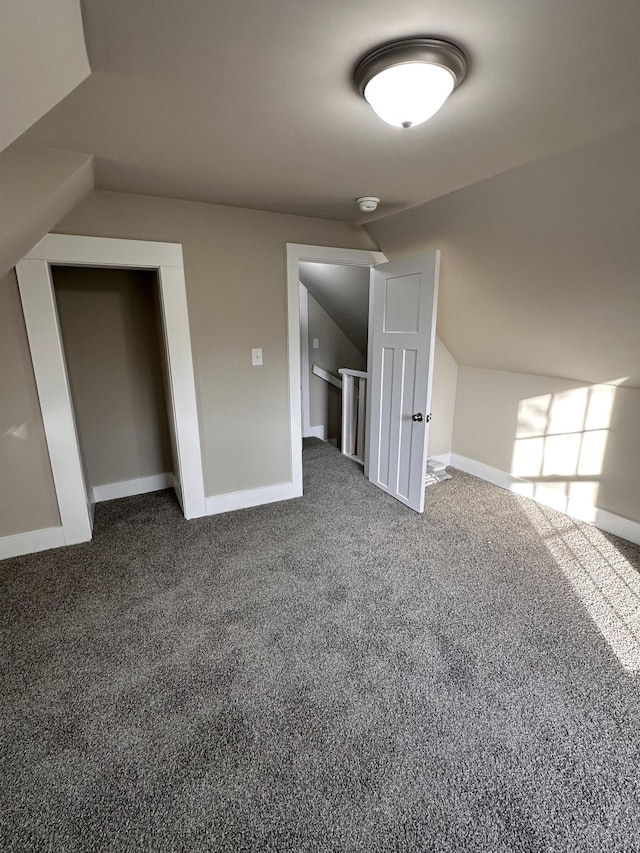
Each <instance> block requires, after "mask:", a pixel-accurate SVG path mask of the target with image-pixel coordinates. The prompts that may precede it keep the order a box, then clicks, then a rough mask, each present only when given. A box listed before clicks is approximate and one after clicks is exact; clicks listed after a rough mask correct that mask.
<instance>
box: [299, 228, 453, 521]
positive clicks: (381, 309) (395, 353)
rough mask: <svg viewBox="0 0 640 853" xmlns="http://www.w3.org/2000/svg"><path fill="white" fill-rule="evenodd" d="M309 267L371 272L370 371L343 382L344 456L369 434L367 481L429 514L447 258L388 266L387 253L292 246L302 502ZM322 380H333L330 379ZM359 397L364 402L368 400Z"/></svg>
mask: <svg viewBox="0 0 640 853" xmlns="http://www.w3.org/2000/svg"><path fill="white" fill-rule="evenodd" d="M307 262H311V263H316V264H332V265H346V266H360V267H368V268H369V273H370V283H369V322H368V334H367V371H366V372H364V371H363V372H361V375H360V376H358V377H354V376H349V377H347V375H346V374H348V373H354V372H355V373H359V372H356V371H342V373H343V374H344V376H343V378H344V379H345V380H346V379H347V378H348V379H349V380H350V381H349V383H347V382H343V383H342V388H343V390H345V389H347V388H349V387H351V389H352V390H351V392H350V393H351V397H349V396H348V395H347V397H346V398H345V399H344V400H343V406H342V411H343V414H345V413H346V414H345V417H343V419H342V442H343V448H344V445H345V438H346V437H348V436H349V435H351V436H353V435H354V434H356V433H357V432H358V431H359V430H360V431H362V433H363V434H362V435H359V436H358V438H359V439H360V443H361V446H362V447H364V452H363V454H362V460H361V461H362V463H363V465H364V474H365V476H366V477H367V478H368V479H369V480H370V482H371V483H373V485H375V486H377V487H378V488H380V489H382V490H383V491H385V492H387V493H388V494H389V495H391V496H392V497H394V498H396V499H397V500H398V501H400V502H401V503H404V504H405V505H406V506H408V507H410V508H411V509H413V510H415V511H416V512H423V511H424V491H425V480H426V473H427V452H428V438H429V422H430V420H431V413H430V406H431V389H432V380H433V357H434V348H435V328H436V310H437V294H438V275H439V267H440V253H439V252H438V251H437V250H432V251H431V252H427V253H425V254H423V255H418V256H415V257H411V258H399V259H397V260H394V261H387V260H386V258H385V256H384V255H382V253H380V252H371V251H366V250H364V251H361V250H354V249H334V248H327V247H318V246H301V245H297V244H288V245H287V288H288V302H287V307H288V317H289V323H288V327H289V336H288V343H289V380H290V387H289V399H290V406H291V409H290V412H291V470H292V480H293V486H294V489H295V493H296V494H298V495H301V494H302V434H303V422H304V418H305V415H304V412H305V410H306V406H307V405H308V402H307V401H305V406H303V400H302V396H303V391H302V389H301V386H302V382H301V364H300V361H301V356H300V351H301V346H300V335H301V332H300V326H301V324H300V294H301V293H304V288H302V287H301V276H302V275H304V273H305V270H306V269H307V266H306V263H307ZM307 339H308V330H307ZM311 346H312V348H313V336H312V344H311ZM305 370H306V365H305ZM311 370H312V371H313V367H312V366H311ZM322 378H325V379H327V381H331V380H332V377H331V374H330V373H329V372H326V375H325V376H323V377H322ZM355 378H358V380H359V382H360V383H361V386H360V387H361V388H362V386H363V385H364V384H365V383H366V409H365V408H364V406H363V405H362V402H360V403H358V404H357V406H356V407H355V408H354V405H353V403H354V400H355V399H356V397H355V391H354V390H353V388H354V385H353V382H352V381H351V380H355ZM359 396H360V401H362V393H360V395H359ZM350 412H351V413H354V412H355V413H356V414H352V415H350V414H349V413H350ZM358 424H359V427H358ZM363 424H364V429H362V426H363ZM354 425H355V429H354ZM307 426H308V427H309V428H310V427H311V426H312V424H308V425H307ZM357 443H358V442H357V440H355V439H352V440H351V441H349V444H348V445H347V447H348V450H347V455H353V453H352V447H353V446H357ZM343 452H344V450H343Z"/></svg>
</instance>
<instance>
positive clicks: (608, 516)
mask: <svg viewBox="0 0 640 853" xmlns="http://www.w3.org/2000/svg"><path fill="white" fill-rule="evenodd" d="M450 464H451V465H452V467H453V468H458V469H459V470H460V471H465V472H466V473H467V474H473V475H474V477H480V479H481V480H487V482H489V483H493V484H494V485H495V486H500V487H501V488H503V489H508V490H509V491H510V492H515V493H516V494H518V495H523V496H524V497H527V498H531V500H534V501H536V503H539V504H542V505H543V506H549V507H551V508H552V509H556V510H558V511H559V512H563V513H564V514H565V515H568V516H570V517H571V518H577V519H578V520H579V521H586V522H588V523H589V524H593V525H594V526H595V527H598V528H599V529H600V530H604V531H605V532H607V533H613V534H614V535H615V536H620V537H621V538H622V539H628V540H629V542H634V543H635V544H636V545H640V523H639V522H637V521H632V520H631V519H629V518H624V517H623V516H621V515H616V514H615V513H613V512H608V511H607V510H604V509H599V508H598V507H596V506H593V505H586V504H584V503H577V502H573V503H572V502H571V501H569V502H568V505H567V501H566V498H565V497H564V496H563V495H562V494H561V493H560V492H557V491H555V489H550V488H548V487H545V486H544V485H541V484H539V483H533V482H531V480H523V479H522V478H521V477H515V476H514V475H513V474H509V473H507V472H506V471H502V470H500V469H499V468H493V467H492V466H491V465H485V464H484V462H476V460H475V459H469V457H468V456H461V455H460V454H459V453H452V454H451V463H450Z"/></svg>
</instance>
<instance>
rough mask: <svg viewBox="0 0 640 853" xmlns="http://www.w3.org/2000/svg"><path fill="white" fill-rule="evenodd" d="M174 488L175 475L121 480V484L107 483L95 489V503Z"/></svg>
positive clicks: (155, 475)
mask: <svg viewBox="0 0 640 853" xmlns="http://www.w3.org/2000/svg"><path fill="white" fill-rule="evenodd" d="M172 487H173V474H152V475H151V476H149V477H136V478H134V479H133V480H121V481H120V482H119V483H105V484H104V485H102V486H94V487H93V501H94V503H100V502H101V501H112V500H114V499H115V498H129V497H131V496H132V495H145V494H147V492H158V491H160V489H170V488H172Z"/></svg>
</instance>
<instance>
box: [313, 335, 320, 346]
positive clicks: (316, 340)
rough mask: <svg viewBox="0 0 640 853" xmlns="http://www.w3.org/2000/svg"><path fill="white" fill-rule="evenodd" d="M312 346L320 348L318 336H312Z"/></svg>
mask: <svg viewBox="0 0 640 853" xmlns="http://www.w3.org/2000/svg"><path fill="white" fill-rule="evenodd" d="M313 348H314V349H319V348H320V341H319V340H318V338H314V339H313Z"/></svg>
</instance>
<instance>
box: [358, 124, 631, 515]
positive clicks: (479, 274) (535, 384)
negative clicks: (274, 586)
mask: <svg viewBox="0 0 640 853" xmlns="http://www.w3.org/2000/svg"><path fill="white" fill-rule="evenodd" d="M639 150H640V128H637V127H636V128H631V129H629V130H627V131H624V132H622V133H618V134H616V135H614V136H608V137H605V138H602V139H600V140H598V141H597V142H595V143H593V144H591V145H589V146H585V147H581V148H577V149H573V150H571V151H566V152H564V153H562V154H558V155H555V156H553V157H548V158H546V159H544V160H539V161H537V162H535V163H530V164H527V165H525V166H521V167H519V168H517V169H513V170H512V171H510V172H506V173H504V174H502V175H498V176H497V177H495V178H491V179H489V180H487V181H483V182H481V183H479V184H476V185H475V186H471V187H468V188H466V189H463V190H460V191H458V192H455V193H452V194H451V195H449V196H445V197H443V198H440V199H437V200H436V201H433V202H431V203H429V204H426V205H423V206H422V207H419V208H415V209H414V210H411V211H407V212H406V213H403V214H399V215H397V216H394V217H391V218H389V219H387V220H381V221H379V222H374V223H372V224H371V225H369V226H367V231H368V232H369V233H370V234H371V236H372V237H373V238H374V240H376V242H377V243H378V245H379V247H380V249H381V250H382V251H383V252H385V253H386V254H387V255H388V256H389V257H390V258H395V257H400V256H403V255H410V254H417V253H419V252H423V251H426V250H428V249H431V248H439V249H441V251H442V263H441V274H440V294H439V306H438V333H439V335H440V336H441V338H442V340H443V341H444V343H445V344H446V346H447V347H448V349H449V350H450V352H451V355H452V356H453V358H454V359H455V360H456V361H457V362H458V365H459V366H460V372H459V377H458V385H457V396H456V402H455V416H454V419H455V427H454V434H453V450H454V452H457V453H459V454H462V455H464V456H468V457H470V458H472V459H475V460H476V461H479V462H483V463H485V464H487V465H491V466H493V467H495V468H498V469H500V470H503V471H508V472H511V469H512V461H513V459H512V457H513V452H514V440H515V432H516V427H517V413H518V407H519V405H520V402H521V401H523V400H527V399H528V398H531V397H535V396H544V395H549V394H551V395H552V396H553V395H554V394H555V393H557V392H558V393H559V392H560V391H562V392H564V391H567V390H570V389H571V388H574V389H579V388H585V387H588V386H590V385H593V384H596V383H619V386H618V387H617V390H616V391H615V406H614V410H613V413H612V422H611V425H610V427H609V428H608V430H607V442H606V453H605V456H604V459H603V460H602V462H601V463H600V461H599V459H598V452H599V451H597V450H594V451H593V453H592V457H593V458H592V459H591V460H588V461H587V462H585V463H584V470H585V471H587V472H589V471H591V470H593V469H594V468H595V467H597V466H598V465H600V464H601V466H602V471H601V472H600V474H598V475H597V477H596V479H597V484H598V489H597V497H596V500H597V505H598V506H599V507H601V508H602V509H606V510H609V511H611V512H614V513H617V514H619V515H622V516H624V517H626V518H631V519H634V520H640V507H639V501H640V489H639V488H638V483H640V456H639V454H638V450H637V435H638V433H639V431H640V404H639V403H638V399H639V397H640V391H639V390H638V388H639V387H640V322H638V318H639V317H640V286H639V284H638V283H639V282H640V240H639V239H638V234H640V205H639V204H638V198H640V169H638V151H639ZM437 365H438V360H437V358H436V376H435V379H434V385H437V384H438V382H439V381H440V378H442V373H441V371H440V369H439V368H438V366H437ZM551 377H556V378H551ZM557 377H560V378H557ZM450 380H451V374H450V376H449V382H450ZM449 387H450V386H449ZM434 393H435V391H434ZM573 400H574V406H573V408H574V413H575V412H577V413H579V412H580V406H581V405H582V400H583V398H582V397H581V392H579V391H577V392H576V394H575V395H574V398H573ZM567 405H568V406H569V408H571V405H572V403H571V402H570V403H569V404H567ZM434 416H435V402H434ZM435 425H436V420H435V417H434V430H435ZM634 435H635V436H636V439H635V440H634V438H633V436H634ZM634 442H635V443H634ZM554 444H557V441H556V440H555V439H554V440H553V441H552V442H551V445H554ZM588 446H589V447H591V445H590V444H589V445H588ZM430 452H435V449H434V448H430ZM554 465H556V472H555V474H554V473H553V466H554ZM565 468H566V460H565V461H563V459H562V454H560V456H559V457H558V458H557V459H555V458H554V457H553V456H552V455H550V456H549V458H548V459H547V463H546V471H547V476H546V478H545V484H546V485H547V486H548V487H549V488H554V489H563V488H564V489H569V490H570V489H573V491H574V492H575V493H577V492H578V491H579V489H580V488H583V492H584V494H586V493H587V490H588V489H589V488H591V487H590V486H588V485H587V481H588V479H589V475H588V474H585V475H584V476H585V478H586V479H583V480H582V481H581V482H582V483H583V484H584V486H579V485H578V484H577V482H576V480H575V478H573V480H572V478H571V477H569V478H568V479H567V476H565V474H564V473H563V472H564V471H565ZM554 476H555V478H556V479H555V480H554V479H553V478H554ZM571 482H573V485H571V486H569V483H571Z"/></svg>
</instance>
